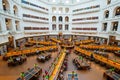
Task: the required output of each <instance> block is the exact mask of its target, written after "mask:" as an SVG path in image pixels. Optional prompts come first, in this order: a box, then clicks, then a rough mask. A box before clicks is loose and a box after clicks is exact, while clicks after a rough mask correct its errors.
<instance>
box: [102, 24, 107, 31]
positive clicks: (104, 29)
mask: <svg viewBox="0 0 120 80" xmlns="http://www.w3.org/2000/svg"><path fill="white" fill-rule="evenodd" d="M106 30H107V23H103V31H106Z"/></svg>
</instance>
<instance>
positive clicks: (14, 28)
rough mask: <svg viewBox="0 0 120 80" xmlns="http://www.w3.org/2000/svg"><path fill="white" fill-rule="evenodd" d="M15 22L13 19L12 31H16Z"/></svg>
mask: <svg viewBox="0 0 120 80" xmlns="http://www.w3.org/2000/svg"><path fill="white" fill-rule="evenodd" d="M15 25H16V24H15V20H14V19H12V31H16V26H15Z"/></svg>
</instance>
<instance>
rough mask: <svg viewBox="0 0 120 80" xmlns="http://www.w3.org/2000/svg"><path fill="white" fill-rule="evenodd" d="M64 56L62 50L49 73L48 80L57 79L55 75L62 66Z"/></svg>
mask: <svg viewBox="0 0 120 80" xmlns="http://www.w3.org/2000/svg"><path fill="white" fill-rule="evenodd" d="M65 56H66V53H64V52H63V53H61V54H60V57H59V59H58V62H57V64H56V66H55V67H54V70H53V72H52V74H51V75H50V78H49V80H56V79H57V75H58V73H59V70H60V68H61V66H62V63H63V61H64V58H65Z"/></svg>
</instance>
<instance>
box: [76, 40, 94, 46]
mask: <svg viewBox="0 0 120 80" xmlns="http://www.w3.org/2000/svg"><path fill="white" fill-rule="evenodd" d="M93 42H94V40H82V41H79V42H75V45H80V44H88V43H93Z"/></svg>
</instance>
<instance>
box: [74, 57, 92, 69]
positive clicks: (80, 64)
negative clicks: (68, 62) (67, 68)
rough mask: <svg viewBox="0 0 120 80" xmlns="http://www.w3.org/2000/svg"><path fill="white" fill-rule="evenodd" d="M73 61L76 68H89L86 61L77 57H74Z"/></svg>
mask: <svg viewBox="0 0 120 80" xmlns="http://www.w3.org/2000/svg"><path fill="white" fill-rule="evenodd" d="M73 63H75V65H76V67H77V68H78V69H80V70H81V69H82V70H88V69H90V64H89V63H87V62H86V61H85V60H81V59H78V58H75V59H74V60H73Z"/></svg>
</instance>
